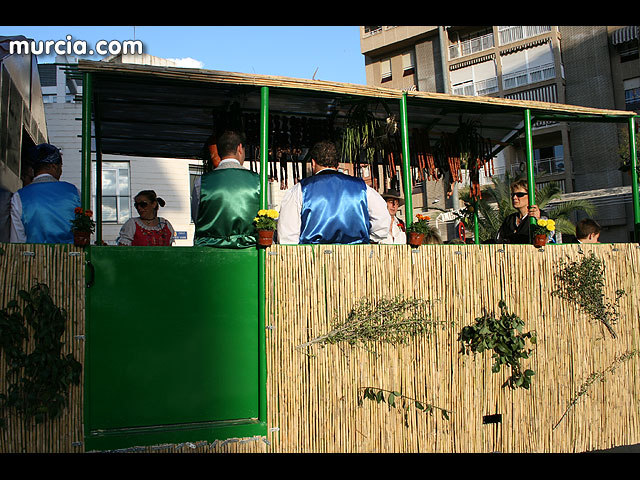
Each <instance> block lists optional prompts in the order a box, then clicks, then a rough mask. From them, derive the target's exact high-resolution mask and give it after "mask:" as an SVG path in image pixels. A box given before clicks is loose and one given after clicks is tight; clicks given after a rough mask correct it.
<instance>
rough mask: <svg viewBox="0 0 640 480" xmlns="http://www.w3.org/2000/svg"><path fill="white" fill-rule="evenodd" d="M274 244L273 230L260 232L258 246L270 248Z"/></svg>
mask: <svg viewBox="0 0 640 480" xmlns="http://www.w3.org/2000/svg"><path fill="white" fill-rule="evenodd" d="M272 244H273V230H258V245H260V246H261V247H269V246H271V245H272Z"/></svg>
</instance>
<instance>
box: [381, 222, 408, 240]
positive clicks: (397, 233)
mask: <svg viewBox="0 0 640 480" xmlns="http://www.w3.org/2000/svg"><path fill="white" fill-rule="evenodd" d="M392 222H393V224H392V225H393V226H392V227H391V231H390V232H389V235H388V236H387V238H385V239H384V240H383V241H381V242H380V243H384V244H387V245H393V244H395V245H405V244H406V243H407V234H406V233H405V232H404V230H402V229H401V228H400V225H399V224H398V219H397V218H396V217H393V220H392Z"/></svg>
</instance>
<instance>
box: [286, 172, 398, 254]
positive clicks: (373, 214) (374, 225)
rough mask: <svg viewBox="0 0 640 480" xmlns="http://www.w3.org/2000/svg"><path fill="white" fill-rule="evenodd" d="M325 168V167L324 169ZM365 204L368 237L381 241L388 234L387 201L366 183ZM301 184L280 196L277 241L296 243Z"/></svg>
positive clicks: (299, 224)
mask: <svg viewBox="0 0 640 480" xmlns="http://www.w3.org/2000/svg"><path fill="white" fill-rule="evenodd" d="M324 170H326V169H324ZM367 205H368V209H369V238H370V240H371V241H373V242H376V243H382V240H384V239H385V238H387V235H388V234H389V225H390V224H391V215H389V210H387V202H386V200H385V199H384V198H382V195H380V194H379V193H378V192H377V191H375V190H374V189H373V188H371V187H369V186H368V185H367ZM301 211H302V186H301V184H300V183H299V182H298V183H296V184H295V185H294V186H293V187H291V188H290V189H289V190H287V192H286V193H285V194H284V196H283V197H282V204H281V206H280V217H279V218H278V242H279V243H281V244H298V243H299V242H300V228H301V226H302V221H301V220H300V213H301Z"/></svg>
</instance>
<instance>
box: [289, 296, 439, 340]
mask: <svg viewBox="0 0 640 480" xmlns="http://www.w3.org/2000/svg"><path fill="white" fill-rule="evenodd" d="M429 306H430V302H429V301H427V300H421V299H416V298H404V297H403V296H401V295H399V296H396V297H394V298H381V299H380V300H378V301H375V302H373V301H371V300H369V299H367V298H363V299H361V300H360V301H359V302H357V303H356V304H355V305H354V306H353V308H352V309H351V311H350V312H349V315H348V316H347V318H346V319H345V320H342V321H341V320H339V319H334V322H333V328H332V330H331V331H330V332H328V333H326V334H324V335H321V336H319V337H316V338H314V339H313V340H311V341H309V342H306V343H303V344H301V345H298V346H297V347H296V348H299V349H300V348H304V347H308V346H310V345H313V344H321V345H326V344H336V343H340V342H347V343H349V344H350V345H356V344H363V345H370V344H373V343H375V342H386V343H391V344H394V345H398V344H403V343H406V342H407V341H408V340H409V339H410V338H411V337H414V336H416V335H420V334H428V333H430V332H431V331H432V329H433V327H434V326H436V325H441V324H443V323H444V322H437V321H433V320H431V316H430V313H429Z"/></svg>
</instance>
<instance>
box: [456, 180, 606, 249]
mask: <svg viewBox="0 0 640 480" xmlns="http://www.w3.org/2000/svg"><path fill="white" fill-rule="evenodd" d="M516 179H517V178H512V177H511V176H510V175H509V174H508V173H507V174H506V175H505V176H504V177H503V178H499V177H493V178H492V179H491V181H492V182H493V186H490V187H489V188H486V189H483V191H482V195H483V198H481V199H480V200H479V201H478V204H477V207H478V234H479V237H480V241H481V242H483V241H486V240H490V239H494V238H496V236H497V234H498V230H499V229H500V226H501V225H502V222H503V221H504V219H505V218H506V217H507V216H509V215H511V214H512V213H514V212H515V211H516V210H515V208H513V206H512V205H511V184H512V183H513V182H514V181H515V180H516ZM561 195H562V190H561V189H560V186H559V184H558V183H556V182H550V183H547V184H546V185H544V186H543V187H542V188H540V189H539V190H537V191H536V204H537V205H538V207H539V208H540V210H545V212H546V213H547V215H548V216H549V218H552V219H554V220H555V222H556V230H557V231H559V232H561V233H563V234H571V235H575V233H576V227H575V225H574V224H573V223H572V222H571V220H569V217H570V216H571V215H572V214H573V213H575V212H578V211H582V212H584V213H586V214H587V215H588V216H590V217H592V216H593V215H594V214H595V213H596V206H595V205H594V204H593V203H591V202H590V201H589V200H570V201H567V202H563V203H561V204H558V205H556V206H554V207H553V208H551V209H550V210H546V209H545V207H546V206H547V205H548V204H549V203H550V202H551V201H552V200H556V199H558V198H560V197H561ZM460 198H461V199H462V200H463V201H464V202H465V203H466V204H471V197H470V196H469V190H468V189H463V190H462V191H461V192H460ZM463 222H464V225H465V228H467V229H473V217H472V216H467V217H465V218H464V220H463Z"/></svg>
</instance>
